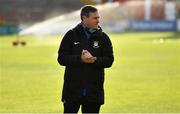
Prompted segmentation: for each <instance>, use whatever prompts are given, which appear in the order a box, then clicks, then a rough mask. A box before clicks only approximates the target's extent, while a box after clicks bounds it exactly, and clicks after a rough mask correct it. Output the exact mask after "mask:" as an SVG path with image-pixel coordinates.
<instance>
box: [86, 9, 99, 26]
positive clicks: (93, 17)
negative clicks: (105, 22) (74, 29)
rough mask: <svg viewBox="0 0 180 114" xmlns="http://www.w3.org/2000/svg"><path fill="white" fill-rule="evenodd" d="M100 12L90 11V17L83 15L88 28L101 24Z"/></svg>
mask: <svg viewBox="0 0 180 114" xmlns="http://www.w3.org/2000/svg"><path fill="white" fill-rule="evenodd" d="M99 18H100V16H99V13H98V12H93V13H89V17H86V16H83V22H84V23H85V24H86V26H87V27H88V28H93V29H97V28H98V25H99Z"/></svg>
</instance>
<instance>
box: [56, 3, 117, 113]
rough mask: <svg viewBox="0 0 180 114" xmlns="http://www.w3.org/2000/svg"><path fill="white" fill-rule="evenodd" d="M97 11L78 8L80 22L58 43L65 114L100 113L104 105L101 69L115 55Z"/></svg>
mask: <svg viewBox="0 0 180 114" xmlns="http://www.w3.org/2000/svg"><path fill="white" fill-rule="evenodd" d="M99 18H100V17H99V14H98V10H97V9H96V8H95V7H93V6H84V7H83V8H82V9H81V23H80V24H78V25H77V26H76V27H75V28H73V29H72V30H69V31H68V32H67V33H66V34H65V36H64V37H63V39H62V41H61V45H60V48H59V51H58V62H59V64H60V65H63V66H66V68H65V74H64V85H63V92H62V101H63V103H64V113H77V112H78V110H79V108H80V106H82V107H81V110H82V112H83V113H99V110H100V106H101V105H102V104H104V88H103V83H104V68H108V67H111V65H112V63H113V61H114V56H113V49H112V44H111V41H110V39H109V37H108V36H107V35H106V34H105V33H104V32H102V29H101V27H100V26H99Z"/></svg>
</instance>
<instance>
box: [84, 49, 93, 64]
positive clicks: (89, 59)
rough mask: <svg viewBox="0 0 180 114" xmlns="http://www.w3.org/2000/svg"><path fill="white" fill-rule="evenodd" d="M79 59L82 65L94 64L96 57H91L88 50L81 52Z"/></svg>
mask: <svg viewBox="0 0 180 114" xmlns="http://www.w3.org/2000/svg"><path fill="white" fill-rule="evenodd" d="M81 59H82V61H83V62H84V63H94V62H95V60H96V57H93V56H92V55H91V53H90V52H89V51H88V50H82V53H81Z"/></svg>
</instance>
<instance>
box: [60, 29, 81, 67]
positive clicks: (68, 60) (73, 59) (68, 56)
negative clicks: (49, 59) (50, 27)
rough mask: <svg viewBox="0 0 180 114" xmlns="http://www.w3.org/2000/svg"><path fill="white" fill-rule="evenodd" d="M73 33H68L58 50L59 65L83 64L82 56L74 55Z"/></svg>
mask: <svg viewBox="0 0 180 114" xmlns="http://www.w3.org/2000/svg"><path fill="white" fill-rule="evenodd" d="M72 36H73V31H72V30H70V31H68V32H67V33H66V34H65V36H64V37H63V39H62V41H61V44H60V47H59V50H58V58H57V60H58V63H59V64H60V65H63V66H78V65H81V64H82V61H81V55H72V52H71V49H72V40H71V38H72Z"/></svg>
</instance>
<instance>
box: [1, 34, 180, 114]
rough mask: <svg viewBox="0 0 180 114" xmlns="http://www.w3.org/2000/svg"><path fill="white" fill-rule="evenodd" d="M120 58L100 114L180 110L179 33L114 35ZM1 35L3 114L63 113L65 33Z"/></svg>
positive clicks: (108, 77) (110, 73) (108, 82)
mask: <svg viewBox="0 0 180 114" xmlns="http://www.w3.org/2000/svg"><path fill="white" fill-rule="evenodd" d="M109 36H110V38H111V40H112V43H113V47H114V55H115V61H114V64H113V66H112V67H111V68H109V69H106V76H105V85H104V88H105V105H103V106H102V108H101V112H103V113H104V112H109V113H114V112H119V113H126V112H129V113H131V112H136V113H144V112H148V113H149V112H155V113H161V112H166V113H168V112H180V35H179V33H171V32H162V33H158V32H157V33H153V32H151V33H120V34H109ZM15 38H16V36H0V112H1V113H3V112H6V113H12V112H15V113H19V112H21V113H26V112H30V113H45V112H46V113H48V112H51V113H59V112H63V106H62V103H61V102H60V98H61V91H62V84H63V73H64V67H62V66H59V65H58V63H57V60H56V58H57V50H58V47H59V43H60V41H61V36H38V37H33V36H23V37H22V39H23V40H25V41H26V42H27V45H26V46H24V47H23V46H16V47H13V46H12V42H13V41H14V40H15Z"/></svg>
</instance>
